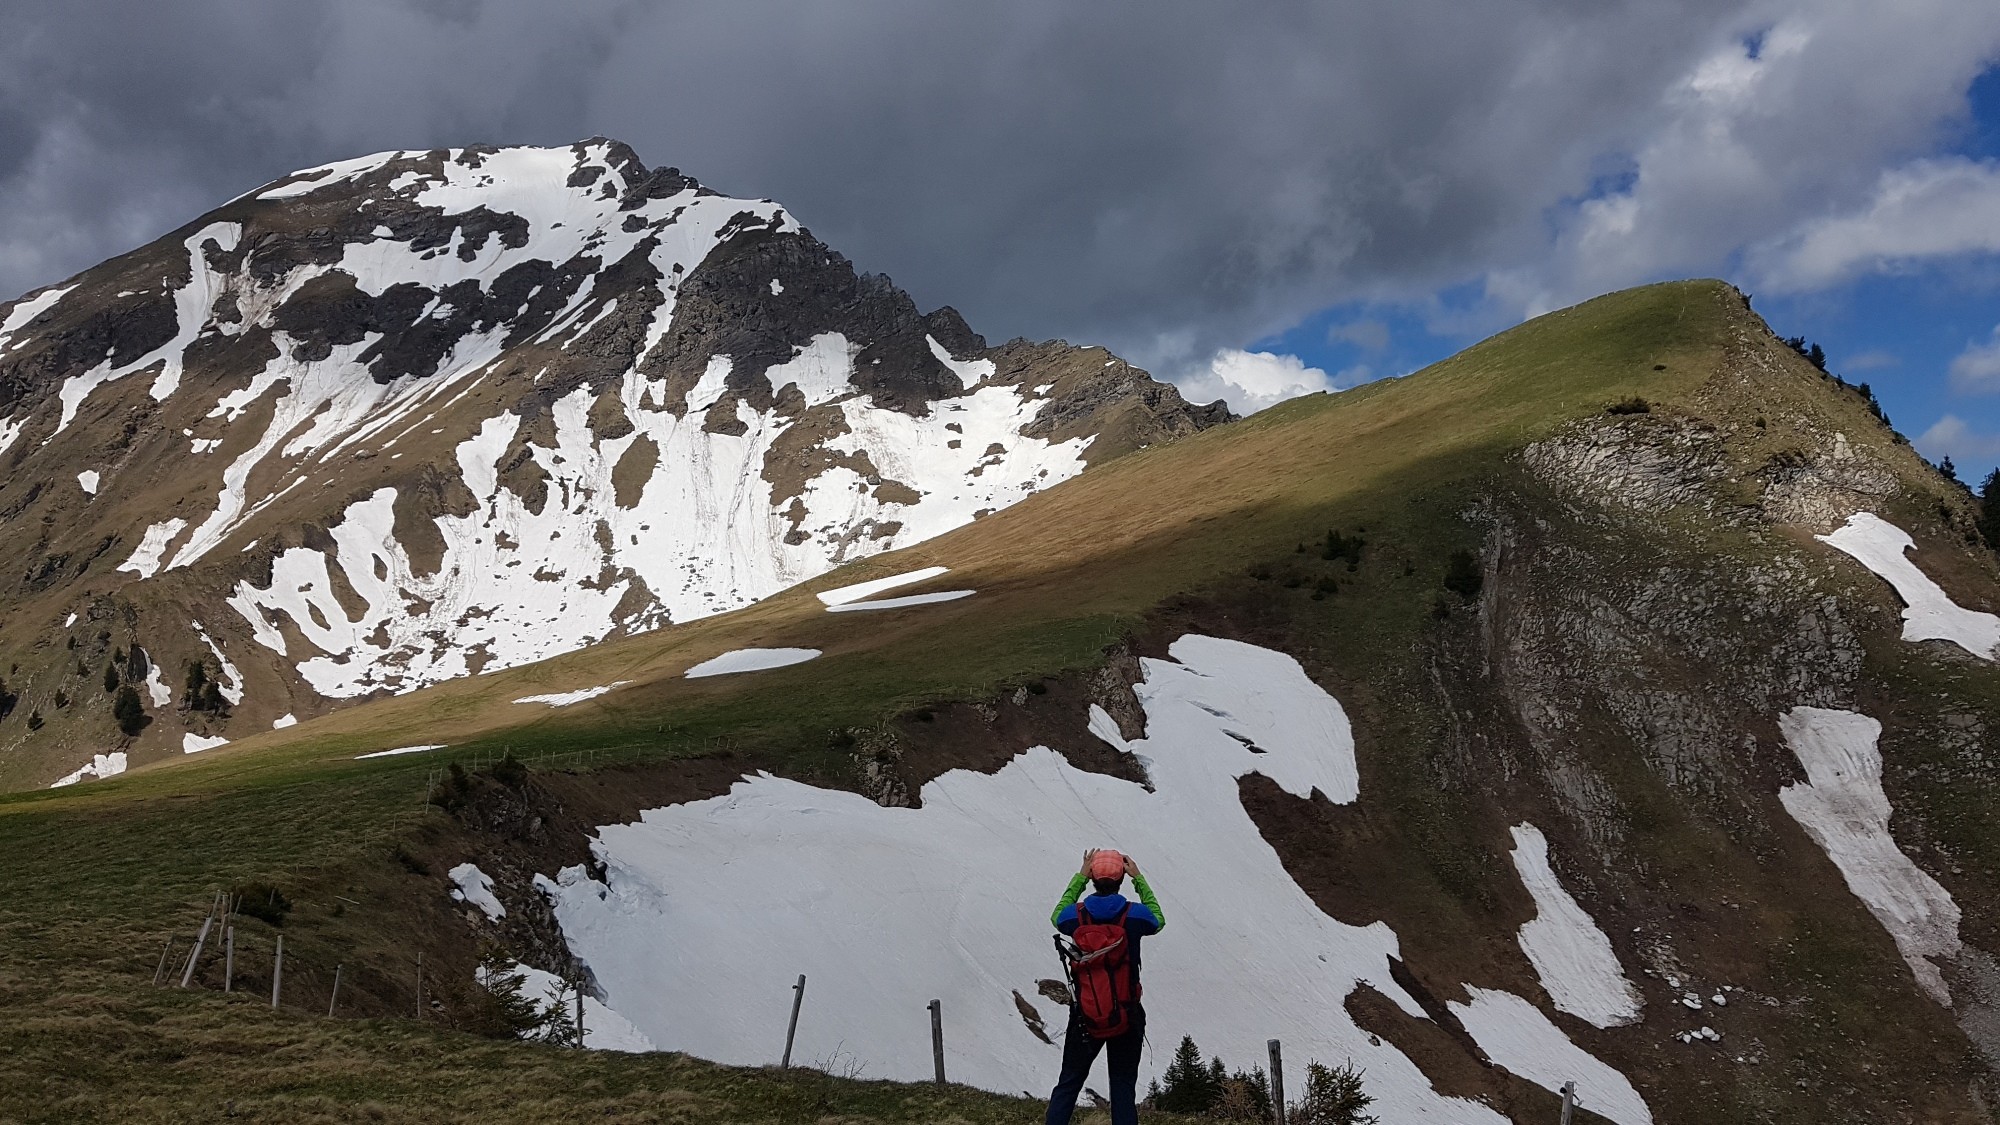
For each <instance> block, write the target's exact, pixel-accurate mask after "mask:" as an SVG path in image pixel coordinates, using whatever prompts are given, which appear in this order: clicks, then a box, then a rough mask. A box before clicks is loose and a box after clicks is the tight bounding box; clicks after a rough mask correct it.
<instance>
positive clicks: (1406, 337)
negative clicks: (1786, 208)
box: [1246, 45, 2000, 486]
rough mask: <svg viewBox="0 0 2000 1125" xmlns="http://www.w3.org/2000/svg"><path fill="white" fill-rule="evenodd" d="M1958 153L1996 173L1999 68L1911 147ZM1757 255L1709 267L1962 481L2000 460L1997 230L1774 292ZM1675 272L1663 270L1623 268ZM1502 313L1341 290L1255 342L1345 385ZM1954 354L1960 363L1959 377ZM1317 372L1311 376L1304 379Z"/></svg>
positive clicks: (1625, 186)
mask: <svg viewBox="0 0 2000 1125" xmlns="http://www.w3.org/2000/svg"><path fill="white" fill-rule="evenodd" d="M1748 53H1749V51H1748V48H1747V45H1746V54H1748ZM1954 158H1957V159H1962V160H1963V161H1966V162H1968V163H1969V164H1970V165H1971V167H1972V168H1973V169H1975V170H1983V171H1985V172H1987V173H1993V172H1995V171H1996V169H2000V67H1989V68H1988V69H1986V70H1984V71H1982V72H1981V73H1980V74H1979V75H1978V77H1977V78H1976V79H1974V80H1973V81H1972V82H1971V83H1969V84H1968V85H1967V87H1966V90H1965V112H1964V113H1963V114H1962V115H1954V117H1953V119H1951V120H1948V121H1947V122H1945V123H1944V125H1943V128H1942V129H1941V130H1940V134H1939V139H1938V143H1936V144H1934V145H1931V146H1926V148H1925V149H1924V150H1923V151H1922V152H1921V153H1920V154H1917V155H1913V156H1911V157H1908V158H1907V159H1908V160H1910V161H1925V160H1928V161H1951V160H1953V159H1954ZM1634 186H1635V184H1634V176H1633V174H1632V173H1631V172H1630V171H1620V172H1616V173H1611V174H1607V175H1605V176H1602V177H1599V178H1598V180H1597V181H1596V182H1595V183H1594V184H1593V186H1592V190H1590V191H1588V192H1585V193H1583V194H1582V195H1580V196H1578V197H1576V198H1575V199H1573V200H1568V201H1565V205H1566V206H1577V205H1581V204H1582V203H1584V202H1586V201H1589V200H1592V199H1602V198H1606V197H1610V196H1614V195H1618V194H1620V193H1622V192H1627V191H1630V190H1631V189H1632V188H1633V187H1634ZM1993 237H1995V238H2000V231H1994V232H1993ZM1751 257H1753V255H1746V254H1745V253H1744V252H1743V250H1742V248H1737V249H1736V250H1735V251H1734V252H1732V253H1729V254H1728V255H1726V257H1725V259H1724V260H1722V261H1720V262H1718V263H1717V267H1718V268H1717V269H1716V270H1715V271H1714V273H1715V274H1716V275H1717V276H1721V277H1724V278H1726V279H1727V280H1729V281H1732V282H1734V283H1735V284H1737V285H1738V286H1739V287H1740V288H1742V289H1744V290H1745V291H1747V292H1749V293H1751V294H1752V297H1753V302H1754V307H1755V308H1756V309H1757V311H1758V312H1759V313H1761V314H1762V315H1763V316H1764V318H1765V319H1766V320H1767V321H1768V322H1769V323H1770V325H1771V327H1772V328H1773V329H1774V330H1775V331H1777V332H1778V333H1779V334H1780V335H1783V336H1805V337H1807V338H1808V339H1809V340H1812V341H1814V342H1817V343H1819V344H1820V345H1821V346H1823V347H1824V348H1825V349H1826V352H1827V355H1828V357H1829V362H1828V367H1829V369H1830V370H1833V371H1835V372H1836V373H1838V374H1840V375H1842V376H1843V377H1845V378H1846V379H1847V380H1848V381H1849V382H1866V383H1868V384H1869V385H1870V386H1871V388H1872V389H1873V390H1874V391H1875V394H1876V397H1877V398H1878V399H1879V400H1880V401H1881V403H1882V405H1883V407H1884V408H1885V409H1886V410H1887V412H1888V414H1889V417H1890V419H1891V421H1892V422H1894V424H1895V426H1896V428H1897V429H1898V430H1900V431H1901V432H1902V433H1903V434H1904V435H1905V436H1907V437H1909V438H1911V439H1912V440H1913V441H1914V442H1915V443H1916V444H1917V447H1918V448H1919V449H1920V450H1921V451H1922V452H1923V453H1924V454H1925V455H1926V456H1927V457H1929V458H1930V459H1931V460H1933V461H1937V460H1939V459H1941V458H1943V457H1945V456H1950V457H1952V458H1953V460H1954V462H1955V464H1956V466H1957V468H1958V470H1959V476H1960V478H1961V479H1963V480H1965V481H1967V483H1969V484H1972V485H1974V486H1977V485H1978V484H1979V483H1980V481H1981V480H1982V479H1983V478H1984V477H1985V475H1986V474H1987V473H1988V472H1990V471H1992V470H1993V469H1995V468H1996V467H2000V254H1995V253H1994V252H1993V251H1992V249H1991V248H1990V243H1989V244H1988V246H1984V247H1975V248H1971V249H1966V250H1964V251H1961V252H1943V253H1927V254H1921V255H1917V254H1912V255H1909V256H1895V255H1887V256H1884V257H1883V258H1881V259H1880V260H1873V261H1868V262H1864V263H1861V264H1859V265H1858V266H1855V267H1852V268H1850V269H1849V270H1847V271H1844V272H1843V273H1841V274H1840V276H1838V277H1836V278H1833V279H1829V280H1827V281H1825V282H1822V283H1818V284H1810V283H1808V284H1799V283H1789V284H1781V285H1780V286H1778V288H1777V290H1776V291H1775V292H1769V291H1763V290H1760V287H1759V282H1760V280H1765V279H1766V274H1767V273H1768V271H1766V274H1760V271H1759V270H1758V268H1757V267H1756V265H1754V264H1752V263H1751V262H1750V261H1749V260H1748V259H1749V258H1751ZM1677 276H1681V274H1679V273H1678V272H1676V271H1673V270H1661V271H1658V272H1657V273H1655V274H1653V275H1650V276H1634V277H1631V278H1629V279H1627V280H1629V281H1632V282H1634V283H1637V282H1640V281H1644V280H1661V279H1668V278H1672V277H1677ZM1527 311H1533V310H1527ZM1500 314H1501V310H1499V309H1495V308H1494V307H1493V306H1492V304H1491V302H1490V301H1489V300H1488V295H1487V293H1486V292H1485V291H1484V287H1483V286H1481V285H1479V284H1477V283H1465V284H1461V285H1458V286H1454V287H1447V288H1444V289H1441V290H1439V291H1437V292H1436V293H1434V294H1429V295H1426V296H1423V297H1420V298H1418V299H1414V300H1401V301H1398V300H1374V301H1349V302H1343V303H1340V304H1337V305H1333V306H1330V307H1328V308H1325V309H1322V310H1320V311H1318V312H1316V313H1314V314H1312V315H1311V316H1309V317H1307V318H1305V319H1304V320H1301V321H1300V322H1298V323H1297V324H1295V325H1293V326H1291V327H1290V328H1288V329H1287V330H1285V331H1282V332H1279V333H1275V334H1273V335H1270V336H1267V337H1264V338H1262V339H1259V340H1255V341H1253V342H1251V343H1249V344H1248V345H1246V348H1247V350H1249V351H1253V352H1265V353H1273V354H1275V355H1278V356H1280V357H1283V356H1296V357H1298V360H1299V365H1300V366H1301V367H1303V368H1310V369H1316V370H1317V371H1319V372H1324V373H1325V375H1326V377H1327V381H1328V383H1329V384H1330V385H1332V386H1336V387H1344V386H1350V385H1353V384H1355V383H1356V382H1360V381H1365V380H1367V379H1372V378H1381V377H1384V376H1391V375H1398V374H1405V373H1407V372H1410V371H1413V370H1416V369H1418V368H1421V367H1423V366H1424V365H1426V364H1429V363H1432V362H1435V361H1437V360H1439V359H1443V358H1445V357H1446V356H1449V355H1451V354H1452V353H1454V352H1456V351H1458V350H1459V349H1461V348H1463V347H1465V346H1466V345H1468V344H1470V343H1473V342H1475V341H1477V340H1478V339H1480V338H1483V337H1484V336H1485V335H1487V334H1489V333H1490V332H1491V331H1492V330H1494V329H1496V328H1499V327H1504V326H1505V325H1504V323H1502V322H1504V321H1505V320H1506V319H1509V318H1507V317H1505V316H1504V315H1500ZM1982 356H1984V357H1986V363H1985V364H1984V365H1981V363H1980V362H1979V360H1980V358H1981V357H1982ZM1954 363H1957V364H1958V365H1959V367H1960V369H1961V370H1960V374H1959V376H1958V377H1957V378H1954V377H1953V365H1954ZM1976 371H1985V372H1986V374H1985V375H1984V376H1983V377H1981V376H1979V375H1978V374H1976V373H1974V372H1976ZM1310 382H1311V379H1310V377H1305V378H1302V379H1301V381H1300V385H1301V386H1303V385H1305V384H1307V383H1310Z"/></svg>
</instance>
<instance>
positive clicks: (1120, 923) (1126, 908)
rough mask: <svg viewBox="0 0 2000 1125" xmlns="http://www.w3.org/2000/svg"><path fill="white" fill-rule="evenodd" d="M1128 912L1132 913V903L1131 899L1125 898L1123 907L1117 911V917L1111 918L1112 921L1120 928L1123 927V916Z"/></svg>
mask: <svg viewBox="0 0 2000 1125" xmlns="http://www.w3.org/2000/svg"><path fill="white" fill-rule="evenodd" d="M1130 913H1132V903H1131V900H1129V899H1128V900H1126V903H1125V905H1124V907H1123V908H1121V909H1120V910H1119V911H1118V917H1117V918H1115V919H1113V921H1114V923H1115V924H1116V925H1118V926H1119V927H1120V928H1123V927H1124V925H1125V916H1126V915H1127V914H1130Z"/></svg>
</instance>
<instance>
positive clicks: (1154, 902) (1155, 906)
mask: <svg viewBox="0 0 2000 1125" xmlns="http://www.w3.org/2000/svg"><path fill="white" fill-rule="evenodd" d="M1132 889H1133V890H1135V891H1138V892H1139V901H1140V902H1143V903H1145V904H1146V909H1148V910H1150V911H1152V912H1153V920H1154V921H1156V922H1158V923H1159V924H1160V929H1159V930H1154V931H1153V932H1154V933H1156V934H1157V933H1159V932H1160V930H1164V929H1166V928H1167V912H1166V911H1164V910H1161V909H1160V900H1159V899H1157V898H1155V897H1153V888H1152V887H1151V886H1148V885H1147V883H1146V877H1145V876H1144V875H1133V876H1132Z"/></svg>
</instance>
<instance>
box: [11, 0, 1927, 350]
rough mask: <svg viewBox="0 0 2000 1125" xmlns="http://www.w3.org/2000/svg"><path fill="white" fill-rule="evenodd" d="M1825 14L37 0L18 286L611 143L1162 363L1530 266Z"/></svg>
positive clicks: (910, 274) (17, 30)
mask: <svg viewBox="0 0 2000 1125" xmlns="http://www.w3.org/2000/svg"><path fill="white" fill-rule="evenodd" d="M1927 2H1928V0H1927ZM1801 5H1803V6H1806V7H1811V6H1813V5H1812V4H1810V3H1807V2H1806V0H1800V3H1797V4H1769V5H1751V6H1749V7H1747V8H1746V6H1745V5H1743V4H1741V3H1736V2H1732V0H1627V2H1598V0H1591V2H1585V0H1511V2H1505V0H1502V2H1491V3H1483V4H1477V5H1469V4H1465V3H1463V2H1462V0H1399V2H1397V3H1386V2H1385V3H1377V4H1338V5H1335V4H1278V3H1250V2H1237V3H1227V4H1215V3H1170V2H1155V3H1136V2H1127V0H1061V2H1056V0H1015V2H1012V3H1007V4H991V5H973V4H958V3H952V4H939V3H935V2H934V0H921V2H919V0H901V2H891V0H879V2H878V0H869V2H858V0H857V2H850V3H806V2H791V3H765V2H755V0H730V2H723V3H713V4H703V5H692V4H674V3H642V2H638V0H630V2H618V0H580V2H573V3H562V4H550V3H546V2H544V0H486V2H475V0H405V2H398V3H391V2H355V0H342V2H340V3H335V4H326V3H323V2H316V3H291V2H282V0H181V2H177V3H173V4H171V5H150V4H146V5H133V4H127V3H118V4H106V3H95V4H91V3H84V4H70V5H66V6H60V7H58V6H48V7H46V8H44V9H42V10H40V11H37V12H35V13H32V14H22V13H19V12H16V13H14V14H12V15H10V16H8V17H7V18H8V20H9V21H10V22H11V23H12V24H13V25H14V26H13V27H12V28H11V29H10V30H11V32H12V33H11V34H9V35H7V36H5V40H6V43H7V45H6V46H0V138H4V139H5V140H6V141H8V142H9V143H8V145H7V148H8V150H9V151H8V152H7V153H6V154H5V156H4V157H0V169H4V170H0V288H4V289H7V290H9V291H10V292H13V291H19V290H22V289H25V288H28V287H31V286H34V285H39V284H42V283H45V282H48V281H53V280H55V279H57V278H59V277H61V276H64V275H66V274H68V273H70V272H73V271H75V270H77V269H80V268H82V267H85V266H87V265H90V264H91V263H93V262H94V261H96V260H98V259H100V258H102V257H105V256H108V255H110V254H114V253H117V252H120V251H123V250H125V249H128V248H130V247H131V246H133V245H136V244H138V243H139V242H142V241H144V240H146V239H148V238H151V237H154V236H157V235H158V234H160V233H162V232H164V231H166V230H168V229H171V228H172V227H174V226H177V225H179V224H180V223H182V222H184V221H186V220H188V219H191V218H193V217H194V216H195V215H197V214H199V213H200V212H202V211H204V210H206V209H207V208H209V207H211V206H214V205H215V204H217V203H220V202H221V201H223V200H225V199H227V198H229V197H231V196H234V195H236V194H238V193H240V192H243V191H245V190H248V189H250V188H252V187H255V186H257V185H258V184H260V183H263V182H265V181H268V180H270V179H273V178H275V177H277V176H279V175H281V174H283V173H284V172H286V171H289V170H291V169H293V168H298V167H304V166H308V165H312V164H318V163H322V162H325V161H328V160H332V159H336V158H340V157H345V156H351V155H356V154H359V153H363V152H368V151H375V150H381V149H389V148H424V147H432V146H444V145H461V144H467V143H474V142H486V143H510V142H525V143H537V144H557V143H565V142H568V141H571V140H574V139H577V138H579V137H583V136H588V135H592V134H603V135H608V136H613V137H617V138H619V139H622V140H625V141H628V142H630V143H631V144H633V145H634V147H636V148H637V149H638V151H639V152H640V154H641V156H642V157H643V158H644V159H646V161H647V162H648V163H650V164H655V165H664V164H672V165H677V166H679V167H681V168H683V169H684V170H686V171H688V172H690V173H692V174H694V175H696V176H698V177H700V178H702V179H703V180H704V181H706V182H709V183H711V184H714V185H715V186H717V187H718V188H720V189H721V190H724V191H729V192H732V193H737V194H745V195H755V196H769V197H772V198H776V199H779V200H782V201H784V202H785V203H786V204H787V205H788V206H790V207H791V208H792V209H793V211H794V212H795V213H796V214H797V215H798V216H799V217H800V218H801V219H802V220H803V221H804V222H805V223H807V224H808V225H809V226H811V227H812V228H813V230H814V231H815V233H817V234H819V235H820V236H821V237H822V238H825V239H826V240H827V241H828V242H830V243H832V244H833V245H835V246H836V247H838V248H839V249H841V250H843V251H844V252H846V253H847V254H848V255H849V256H851V257H852V258H854V259H855V260H856V262H857V263H858V264H860V265H861V266H862V267H863V268H865V269H872V270H879V271H882V272H887V273H890V274H892V275H893V276H894V277H895V278H896V279H897V280H898V281H899V282H900V283H902V284H903V285H904V286H905V287H907V288H909V289H911V290H912V292H913V293H914V294H915V295H916V297H917V299H918V301H919V303H920V304H923V305H925V306H927V307H928V306H931V305H935V304H941V303H951V304H955V305H957V306H959V307H960V308H961V309H962V310H964V311H965V312H966V314H967V315H968V317H969V318H970V319H971V320H972V322H973V324H974V325H975V326H976V327H978V328H980V329H981V330H983V331H985V332H986V333H988V334H989V335H995V336H1005V335H1012V334H1016V333H1020V334H1028V335H1034V336H1048V335H1066V336H1069V337H1071V338H1073V339H1079V340H1082V339H1090V340H1097V341H1104V342H1108V343H1111V344H1113V345H1114V346H1120V347H1122V348H1124V349H1127V350H1129V351H1132V352H1136V353H1137V354H1138V355H1139V356H1140V357H1141V358H1143V359H1150V360H1154V361H1157V362H1161V363H1164V364H1167V365H1170V366H1171V365H1172V364H1173V363H1175V362H1185V361H1187V360H1189V359H1192V358H1195V357H1201V356H1206V355H1207V354H1208V353H1209V352H1210V351H1212V350H1213V349H1214V348H1215V347H1217V346H1220V345H1224V344H1229V345H1237V344H1242V343H1244V342H1245V341H1247V340H1248V339H1250V338H1252V337H1254V336H1256V335H1257V334H1259V333H1261V332H1265V331H1269V330H1272V329H1276V328H1279V327H1282V326H1284V325H1286V324H1288V323H1290V322H1291V321H1292V320H1293V319H1295V318H1297V317H1298V316H1300V315H1303V314H1305V313H1307V312H1309V311H1310V310H1312V309H1315V308H1319V307H1322V306H1325V305H1327V304H1329V303H1332V302H1335V301H1339V300H1345V299H1352V298H1355V297H1363V296H1417V295H1422V294H1423V293H1426V292H1428V291H1429V290H1431V289H1433V288H1435V287H1436V286H1439V285H1442V284H1449V283H1454V282H1459V281H1464V280H1467V279H1468V278H1475V279H1476V278H1478V277H1479V276H1481V274H1482V272H1483V271H1489V270H1497V269H1502V268H1506V267H1516V268H1529V269H1530V270H1531V271H1532V269H1533V268H1534V267H1535V263H1537V262H1538V260H1539V257H1540V256H1546V255H1547V254H1548V253H1550V252H1551V250H1550V248H1551V246H1552V243H1551V231H1550V223H1551V219H1550V214H1551V209H1553V208H1556V207H1558V205H1560V204H1562V202H1563V201H1564V200H1565V199H1566V198H1571V197H1575V196H1577V195H1579V194H1580V193H1582V192H1584V191H1585V190H1586V188H1587V187H1588V186H1589V185H1590V184H1591V183H1592V181H1593V178H1594V177H1597V176H1600V175H1603V174H1607V173H1615V172H1618V171H1621V170H1623V168H1624V167H1625V166H1624V165H1622V164H1621V163H1620V160H1621V159H1629V158H1621V157H1620V156H1618V154H1620V153H1631V152H1634V151H1638V150H1639V149H1640V148H1641V146H1642V145H1643V144H1644V143H1645V139H1646V138H1647V137H1648V136H1649V135H1650V134H1652V133H1653V132H1654V131H1656V130H1659V129H1663V128H1666V127H1667V126H1668V125H1669V124H1670V123H1671V121H1670V119H1671V118H1673V116H1674V113H1675V112H1676V111H1675V109H1674V107H1673V105H1672V104H1671V101H1670V99H1668V98H1667V97H1666V91H1668V90H1670V89H1671V88H1673V87H1674V86H1675V84H1676V83H1677V82H1680V81H1682V80H1683V78H1684V76H1685V75H1687V74H1688V73H1689V72H1690V70H1691V68H1693V67H1695V66H1696V64H1697V63H1698V62H1699V61H1700V60H1701V59H1702V58H1704V57H1706V56H1708V55H1711V54H1712V53H1714V52H1716V51H1718V50H1721V49H1724V48H1726V47H1727V46H1728V45H1729V44H1730V43H1731V42H1732V41H1733V40H1734V39H1735V38H1737V37H1740V36H1742V35H1744V34H1747V33H1749V32H1752V31H1756V30H1759V29H1761V28H1762V27H1765V26H1768V24H1769V23H1770V22H1771V21H1772V20H1773V19H1775V18H1777V16H1776V15H1774V13H1780V14H1781V12H1780V10H1781V9H1789V8H1793V7H1799V6H1801ZM1767 9H1768V10H1767ZM1524 264H1525V266H1524ZM1523 284H1528V283H1525V282H1524V283H1523ZM1534 284H1540V281H1535V282H1534Z"/></svg>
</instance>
